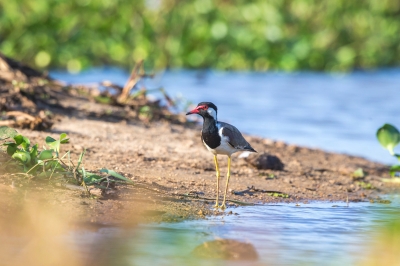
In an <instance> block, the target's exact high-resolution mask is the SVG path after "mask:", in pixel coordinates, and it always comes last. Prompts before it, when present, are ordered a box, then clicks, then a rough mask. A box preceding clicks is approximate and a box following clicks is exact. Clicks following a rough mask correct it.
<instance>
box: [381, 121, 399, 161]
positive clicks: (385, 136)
mask: <svg viewBox="0 0 400 266" xmlns="http://www.w3.org/2000/svg"><path fill="white" fill-rule="evenodd" d="M376 137H377V138H378V140H379V143H380V144H381V145H382V146H383V147H384V148H386V149H387V150H388V151H389V152H390V154H391V155H394V151H393V149H394V147H395V146H396V145H397V144H398V143H399V142H400V132H399V131H398V130H397V128H395V127H394V126H392V125H390V124H385V125H383V126H382V127H381V128H380V129H378V131H377V132H376Z"/></svg>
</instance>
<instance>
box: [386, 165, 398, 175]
mask: <svg viewBox="0 0 400 266" xmlns="http://www.w3.org/2000/svg"><path fill="white" fill-rule="evenodd" d="M398 172H400V164H398V165H393V166H392V167H390V169H389V174H390V176H391V177H394V176H395V175H396V173H398Z"/></svg>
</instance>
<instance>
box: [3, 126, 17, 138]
mask: <svg viewBox="0 0 400 266" xmlns="http://www.w3.org/2000/svg"><path fill="white" fill-rule="evenodd" d="M17 134H18V132H17V131H16V130H15V129H13V128H11V127H7V126H1V127H0V140H4V139H8V138H14V137H15V136H16V135H17Z"/></svg>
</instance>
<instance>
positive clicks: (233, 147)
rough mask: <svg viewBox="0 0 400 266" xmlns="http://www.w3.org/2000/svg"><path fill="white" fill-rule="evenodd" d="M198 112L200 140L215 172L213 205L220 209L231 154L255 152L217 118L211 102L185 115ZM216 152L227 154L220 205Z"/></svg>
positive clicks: (231, 127)
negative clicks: (215, 184)
mask: <svg viewBox="0 0 400 266" xmlns="http://www.w3.org/2000/svg"><path fill="white" fill-rule="evenodd" d="M190 114H198V115H201V116H202V117H203V120H204V121H203V130H202V131H201V140H202V142H203V144H204V145H205V146H206V148H207V150H209V151H210V152H212V153H213V154H214V162H215V170H216V172H217V199H216V202H215V207H216V208H219V207H221V208H222V209H225V208H226V205H225V200H226V192H227V191H228V183H229V177H230V176H231V174H230V168H231V155H232V154H233V153H235V152H238V151H250V152H256V150H254V149H253V148H252V147H251V146H250V144H249V143H248V142H247V141H246V140H245V139H244V137H243V136H242V133H240V131H239V130H238V129H237V128H236V127H234V126H232V125H230V124H228V123H224V122H219V121H218V120H217V106H215V104H213V103H211V102H201V103H199V104H198V105H197V107H196V108H194V109H193V110H192V111H190V112H188V113H187V114H186V115H190ZM218 154H224V155H227V156H228V173H227V177H226V187H225V193H224V200H223V202H222V205H221V206H219V205H218V198H219V178H220V172H219V167H218V159H217V155H218Z"/></svg>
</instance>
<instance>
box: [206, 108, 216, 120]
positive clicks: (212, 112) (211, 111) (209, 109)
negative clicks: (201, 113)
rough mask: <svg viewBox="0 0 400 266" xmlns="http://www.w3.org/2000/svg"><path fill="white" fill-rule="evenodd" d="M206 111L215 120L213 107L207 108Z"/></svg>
mask: <svg viewBox="0 0 400 266" xmlns="http://www.w3.org/2000/svg"><path fill="white" fill-rule="evenodd" d="M207 113H209V114H210V115H211V116H212V117H213V118H214V119H215V120H217V112H216V111H215V110H214V108H208V110H207Z"/></svg>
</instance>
